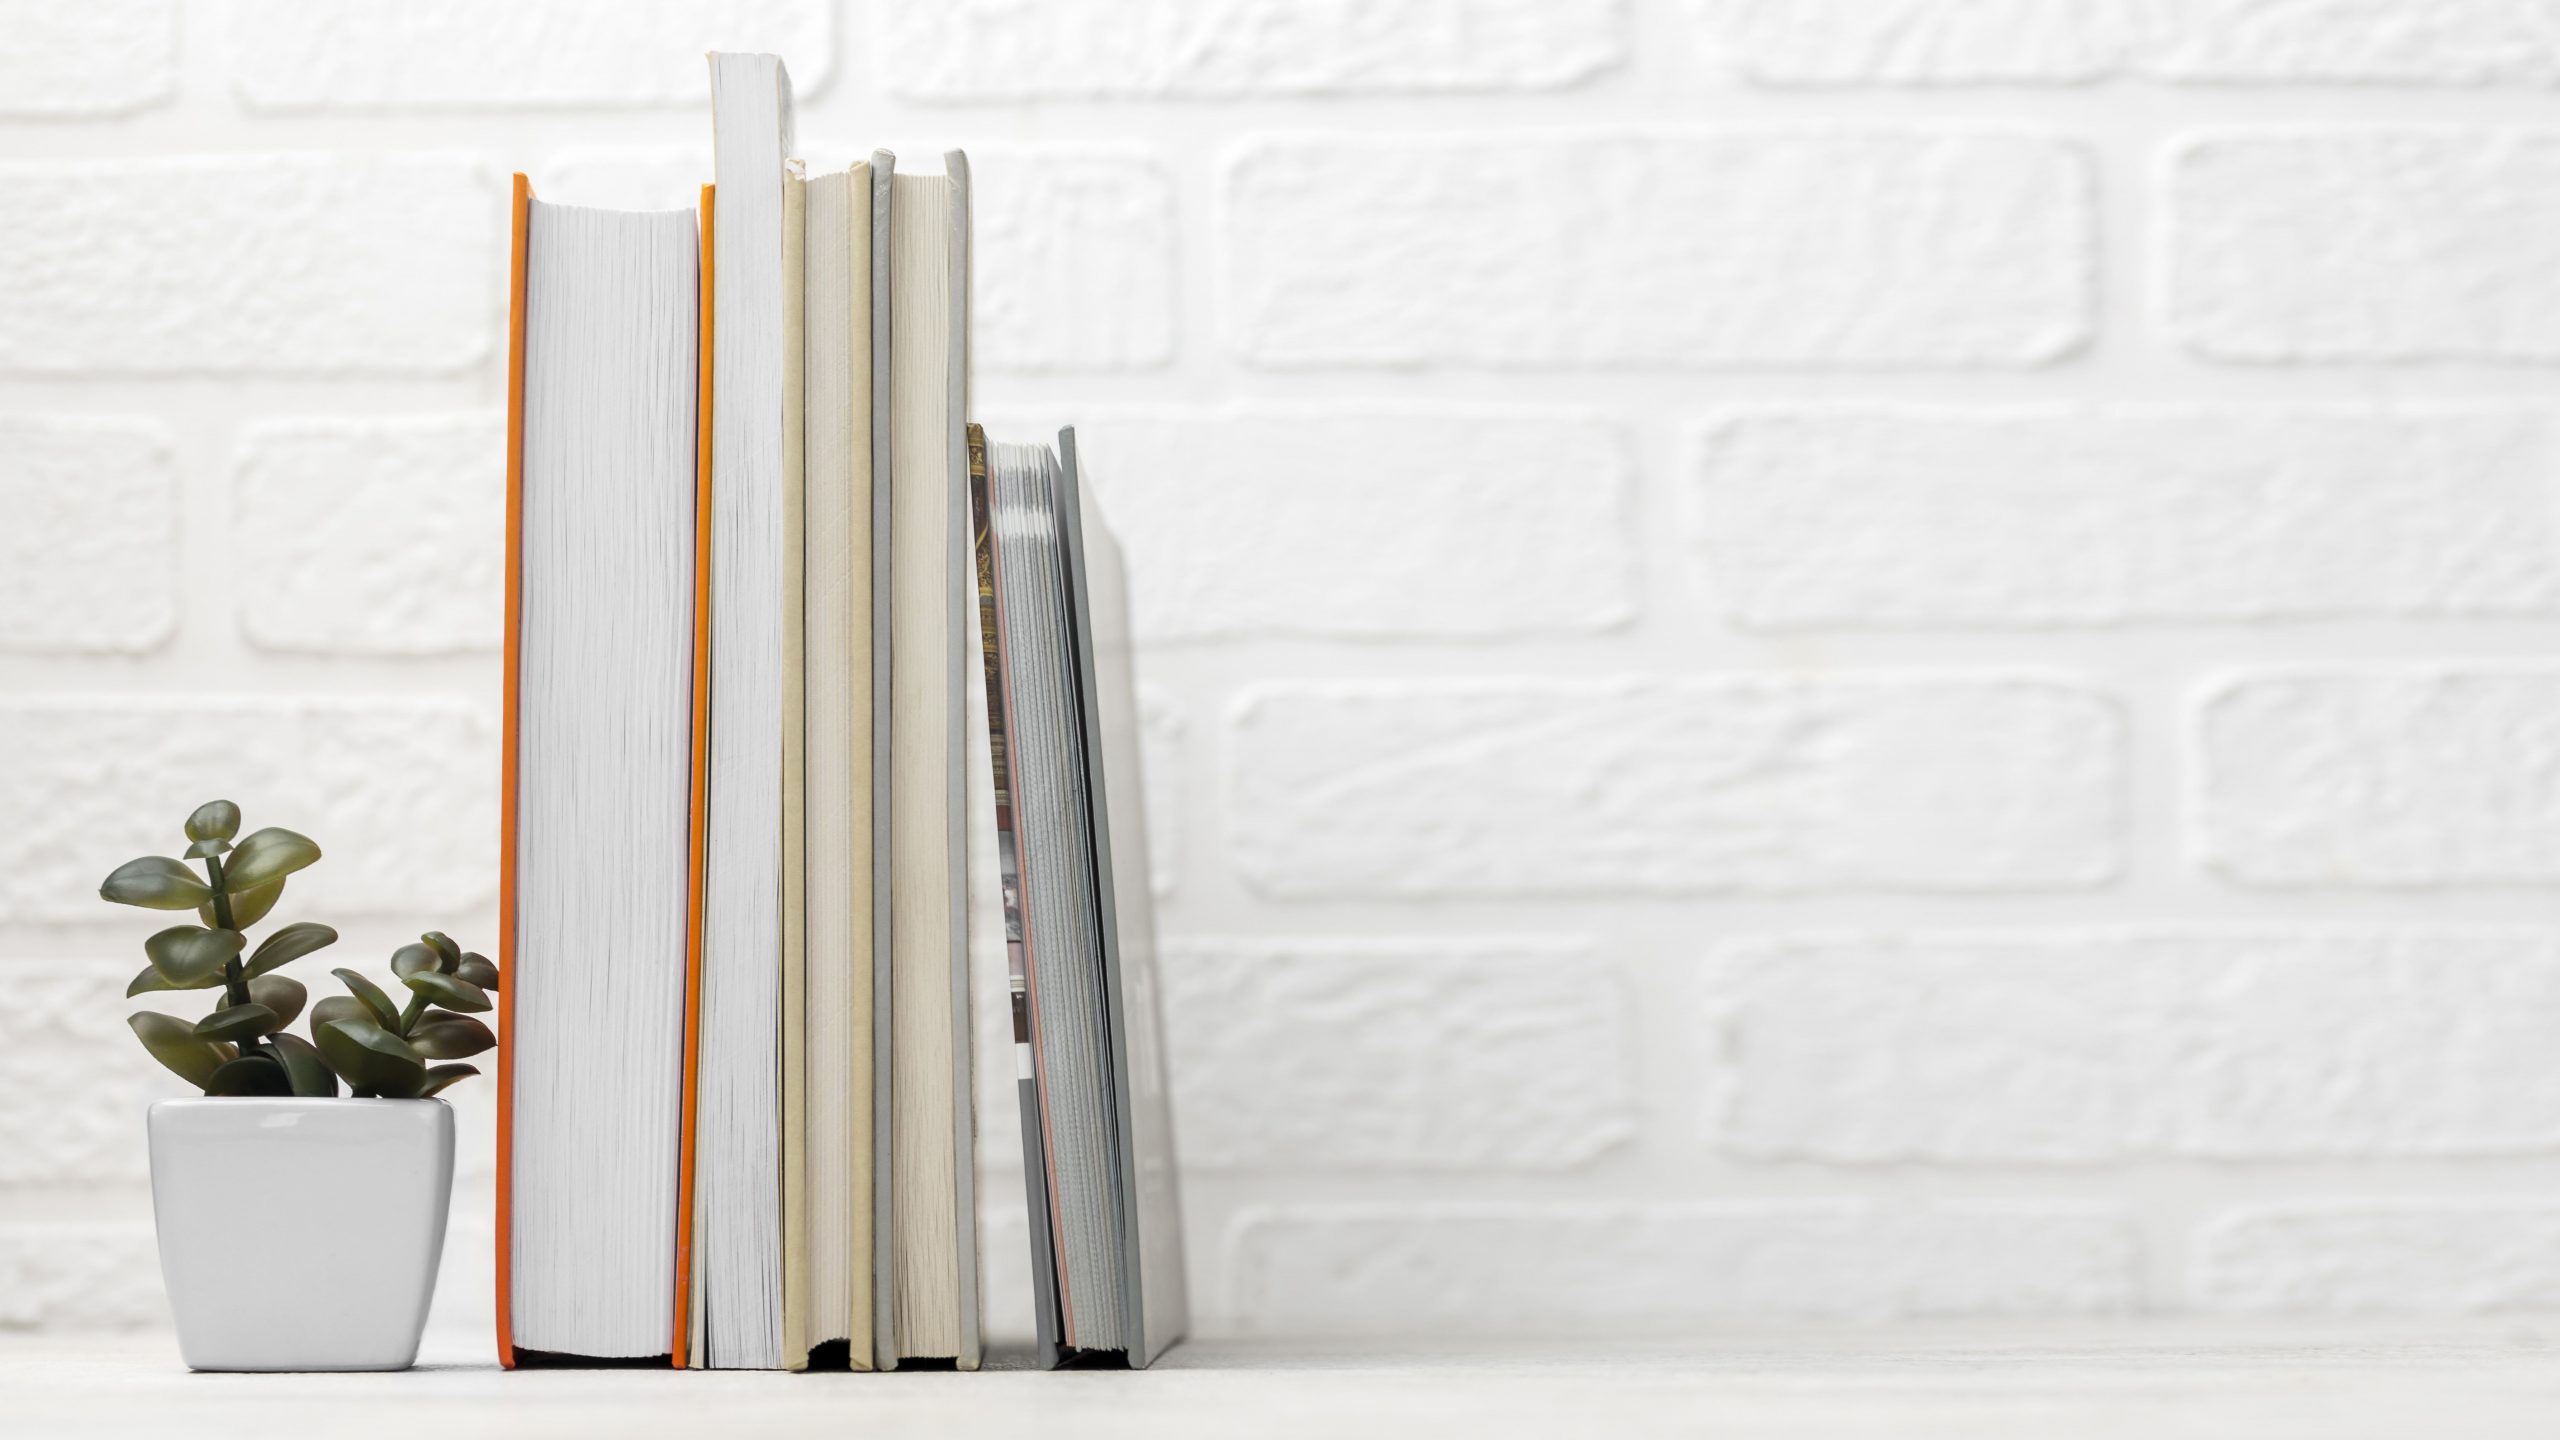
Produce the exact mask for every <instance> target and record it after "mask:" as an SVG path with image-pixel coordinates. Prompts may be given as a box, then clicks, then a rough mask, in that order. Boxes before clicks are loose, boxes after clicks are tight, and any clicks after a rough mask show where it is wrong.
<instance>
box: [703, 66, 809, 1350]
mask: <svg viewBox="0 0 2560 1440" xmlns="http://www.w3.org/2000/svg"><path fill="white" fill-rule="evenodd" d="M711 98H712V139H713V181H714V194H713V207H712V215H713V228H712V247H711V252H712V255H711V263H712V291H711V302H712V325H711V341H710V344H711V526H712V533H711V736H710V742H711V754H710V778H709V783H708V795H707V803H706V809H707V815H706V822H705V824H706V833H705V843H704V861H703V876H702V980H701V984H702V994H701V997H700V1001H699V1015H698V1018H697V1023H698V1024H699V1025H700V1027H701V1035H700V1038H699V1042H698V1052H697V1059H696V1062H695V1063H696V1066H697V1069H696V1077H695V1084H696V1099H695V1132H694V1134H695V1140H694V1208H693V1222H694V1234H693V1243H692V1261H693V1274H692V1285H691V1290H690V1305H691V1308H692V1315H691V1320H692V1323H691V1324H689V1325H688V1326H687V1335H688V1342H689V1354H688V1356H687V1361H688V1363H690V1364H694V1365H702V1366H708V1367H712V1368H744V1369H774V1368H779V1367H781V1366H782V1365H784V1364H785V1363H786V1356H785V1354H784V1347H783V1305H784V1297H783V1288H784V1281H783V1217H782V1208H783V1201H782V1149H783V1133H782V1078H781V1077H782V1068H783V1062H782V1057H783V1052H784V1043H783V1039H784V1037H783V1016H782V1004H783V848H784V847H783V824H784V803H783V765H784V727H785V704H784V701H785V693H784V692H785V686H786V675H785V665H786V658H785V653H784V646H785V638H786V629H787V617H786V614H785V604H786V598H785V597H786V585H787V580H788V575H789V572H790V571H791V570H792V569H794V568H796V567H794V566H793V564H792V563H791V559H792V557H790V556H789V555H788V553H787V545H788V544H789V543H790V535H789V524H788V515H787V510H788V502H789V498H790V496H789V491H790V488H791V483H792V477H790V476H789V475H787V474H786V466H785V463H784V459H785V456H784V410H785V403H786V396H785V384H784V374H785V360H784V351H785V346H786V343H787V340H786V335H787V332H788V329H789V326H788V322H787V320H786V307H785V303H784V293H785V283H784V263H783V260H784V256H783V166H784V161H785V157H787V156H788V155H789V153H790V151H791V143H792V142H791V91H790V80H789V78H788V76H786V75H785V74H784V72H783V69H782V62H781V61H780V60H778V59H776V58H775V57H773V56H770V55H727V54H719V55H714V56H712V57H711ZM791 603H793V604H796V603H797V597H796V596H794V597H792V598H791ZM794 1048H796V1047H794Z"/></svg>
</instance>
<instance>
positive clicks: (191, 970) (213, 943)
mask: <svg viewBox="0 0 2560 1440" xmlns="http://www.w3.org/2000/svg"><path fill="white" fill-rule="evenodd" d="M242 939H243V937H242V936H241V934H240V932H239V931H237V930H208V929H205V928H204V927H203V926H201V925H172V926H170V927H169V928H168V929H166V930H163V931H161V932H160V933H158V934H156V935H154V936H152V937H151V938H150V939H148V940H145V941H143V942H142V951H143V953H144V954H146V955H148V956H150V957H151V967H152V968H153V969H155V970H157V971H159V972H160V973H161V974H163V975H166V976H167V977H169V979H170V981H171V982H172V983H173V985H174V986H175V987H176V988H178V989H182V990H192V989H195V988H197V986H199V985H201V984H202V983H203V982H204V980H205V978H206V977H207V976H212V977H215V978H219V977H220V976H221V974H222V967H223V966H224V965H225V964H226V963H228V962H229V961H230V959H231V957H232V956H234V955H237V954H239V953H240V946H241V943H242Z"/></svg>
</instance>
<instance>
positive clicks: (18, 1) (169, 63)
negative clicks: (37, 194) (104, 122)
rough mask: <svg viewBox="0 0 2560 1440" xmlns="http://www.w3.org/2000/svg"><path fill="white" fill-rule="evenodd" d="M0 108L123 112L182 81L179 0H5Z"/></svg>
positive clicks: (14, 113) (56, 114)
mask: <svg viewBox="0 0 2560 1440" xmlns="http://www.w3.org/2000/svg"><path fill="white" fill-rule="evenodd" d="M0 35H6V36H8V37H9V39H8V43H7V44H5V45H0V116H7V117H26V118H38V119H67V118H74V117H77V118H89V117H94V116H107V115H122V114H127V113H129V112H131V111H135V110H140V109H144V108H146V107H148V106H152V105H157V104H161V103H163V102H165V101H166V100H167V99H168V98H169V94H170V92H171V90H173V89H174V88H175V87H176V84H177V55H178V7H177V0H79V3H77V4H69V5H66V4H62V3H60V0H0Z"/></svg>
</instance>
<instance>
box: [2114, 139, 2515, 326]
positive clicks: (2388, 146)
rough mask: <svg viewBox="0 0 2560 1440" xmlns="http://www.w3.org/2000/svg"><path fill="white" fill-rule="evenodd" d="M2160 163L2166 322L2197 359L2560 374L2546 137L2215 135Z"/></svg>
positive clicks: (2176, 151)
mask: <svg viewBox="0 0 2560 1440" xmlns="http://www.w3.org/2000/svg"><path fill="white" fill-rule="evenodd" d="M2168 164H2169V170H2168V180H2167V184H2168V196H2167V200H2168V205H2167V209H2168V212H2169V223H2168V229H2167V234H2166V238H2165V242H2164V243H2165V246H2166V252H2167V253H2166V262H2167V269H2166V285H2167V294H2166V308H2167V315H2168V321H2169V324H2170V326H2171V327H2172V328H2173V329H2174V330H2175V331H2176V332H2177V333H2178V335H2179V336H2180V337H2182V338H2183V339H2184V341H2185V342H2186V344H2187V346H2188V348H2190V349H2191V350H2193V351H2195V352H2196V353H2197V354H2199V355H2201V356H2204V357H2206V358H2209V359H2215V360H2233V361H2249V362H2284V361H2365V362H2376V363H2402V362H2417V361H2431V360H2433V361H2441V360H2470V361H2483V362H2493V363H2549V362H2552V361H2560V270H2555V269H2554V267H2553V266H2552V265H2551V264H2550V257H2551V255H2552V253H2553V252H2554V251H2555V250H2560V203H2555V202H2554V200H2553V199H2552V197H2553V196H2555V195H2560V131H2552V130H2535V129H2497V130H2491V129H2458V128H2452V127H2442V128H2435V129H2426V130H2416V129H2411V130H2376V129H2359V130H2300V131H2255V132H2249V131H2243V132H2224V133H2217V134H2208V135H2204V136H2200V137H2196V138H2192V139H2190V140H2189V141H2187V142H2185V143H2183V144H2180V145H2178V146H2176V147H2175V148H2174V149H2173V150H2172V152H2171V153H2170V156H2169V161H2168Z"/></svg>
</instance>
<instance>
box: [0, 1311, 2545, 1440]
mask: <svg viewBox="0 0 2560 1440" xmlns="http://www.w3.org/2000/svg"><path fill="white" fill-rule="evenodd" d="M0 1417H5V1418H0V1432H5V1433H7V1434H9V1435H12V1436H28V1437H36V1436H53V1435H74V1434H77V1435H81V1436H98V1435H151V1436H163V1435H185V1436H187V1437H189V1440H208V1437H227V1436H234V1435H237V1436H242V1437H257V1440H278V1437H286V1436H301V1435H330V1436H342V1437H350V1440H397V1437H405V1436H411V1435H416V1436H434V1437H437V1440H461V1437H480V1436H511V1435H542V1436H551V1435H560V1436H570V1435H578V1436H586V1435H592V1436H606V1437H614V1440H644V1437H657V1436H667V1437H684V1440H745V1437H749V1436H763V1435H799V1434H808V1435H826V1436H892V1435H894V1436H901V1437H904V1436H921V1435H944V1434H947V1435H955V1436H989V1437H1001V1436H1021V1437H1034V1436H1037V1437H1042V1440H1046V1437H1059V1436H1087V1435H1090V1436H1108V1437H1113V1440H1129V1437H1151V1436H1184V1437H1191V1436H1200V1437H1221V1440H1223V1437H1230V1436H1261V1435H1274V1436H1280V1435H1286V1436H1313V1437H1319V1440H1341V1437H1345V1436H1359V1435H1395V1436H1438V1435H1450V1436H1466V1437H1469V1440H1479V1437H1492V1436H1512V1435H1517V1436H1537V1437H1541V1440H1547V1437H1573V1436H1584V1435H1590V1436H1603V1435H1606V1436H1620V1435H1624V1436H1647V1435H1711V1436H1715V1437H1717V1440H1743V1437H1751V1436H1764V1435H1766V1436H1785V1437H1804V1440H1815V1437H1833V1436H1889V1437H1893V1440H1931V1437H1941V1436H1944V1437H1964V1440H1986V1437H2009V1436H2016V1437H2035V1440H2055V1437H2069V1440H2082V1437H2107V1436H2180V1437H2185V1436H2223V1435H2228V1436H2235V1437H2248V1440H2287V1437H2294V1436H2301V1437H2318V1440H2341V1437H2353V1436H2366V1435H2372V1436H2392V1437H2403V1436H2416V1435H2445V1436H2462V1437H2465V1440H2479V1437H2484V1436H2505V1435H2516V1436H2533V1437H2538V1440H2547V1437H2550V1436H2553V1435H2560V1319H2536V1320H2515V1321H2505V1322H2500V1321H2478V1320H2465V1321H2449V1322H2444V1323H2417V1322H2404V1323H2397V1324H2391V1325H2365V1324H2343V1323H2325V1324H2288V1323H2274V1322H2270V1323H2266V1324H2248V1325H2243V1324H2230V1323H2216V1324H2195V1323H2192V1322H2176V1321H2166V1320H2162V1321H2128V1322H2121V1323H2106V1324H2093V1323H2082V1322H2072V1323H2042V1324H2035V1325H2018V1326H2010V1327H2003V1328H1987V1327H1980V1326H1962V1327H1941V1326H1911V1327H1900V1328H1891V1329H1873V1330H1837V1329H1833V1330H1776V1329H1760V1330H1734V1331H1731V1332H1725V1333H1715V1334H1706V1335H1699V1336H1695V1337H1688V1338H1683V1339H1680V1340H1677V1341H1673V1340H1665V1339H1658V1338H1657V1339H1650V1340H1636V1341H1628V1342H1624V1343H1615V1344H1601V1343H1593V1342H1573V1343H1568V1344H1559V1345H1532V1344H1520V1343H1502V1344H1426V1343H1416V1342H1411V1341H1383V1340H1382V1341H1361V1342H1324V1343H1291V1342H1285V1341H1268V1340H1266V1341H1214V1342H1204V1343H1200V1344H1194V1345H1187V1346H1184V1347H1182V1348H1180V1349H1178V1350H1177V1351H1175V1352H1174V1353H1173V1354H1172V1355H1169V1356H1168V1357H1166V1360H1165V1362H1164V1363H1163V1364H1161V1365H1160V1366H1159V1367H1158V1368H1156V1369H1154V1370H1151V1371H1147V1372H1144V1373H1136V1374H1132V1373H1128V1372H1096V1371H1085V1372H1069V1373H1062V1374H1039V1373H1032V1372H1027V1371H1022V1370H1016V1369H991V1370H989V1371H986V1372H981V1373H979V1374H975V1375H955V1374H911V1375H822V1376H821V1375H803V1376H794V1375H764V1374H737V1373H714V1374H703V1373H692V1374H675V1373H669V1372H660V1371H631V1370H609V1371H593V1370H589V1371H561V1370H549V1371H531V1372H519V1373H513V1374H509V1373H505V1372H501V1371H500V1370H498V1369H497V1368H496V1367H495V1366H494V1365H492V1364H490V1363H489V1361H488V1359H487V1350H486V1346H485V1344H484V1345H482V1346H480V1347H478V1348H476V1349H465V1348H460V1347H454V1348H450V1349H446V1350H444V1351H442V1352H441V1353H439V1351H438V1350H437V1349H435V1348H433V1347H431V1349H430V1351H429V1353H428V1354H427V1355H425V1356H423V1357H422V1363H421V1365H420V1366H419V1368H417V1369H415V1370H411V1371H407V1372H404V1373H400V1374H389V1375H196V1374H190V1373H188V1372H187V1371H186V1370H185V1369H184V1368H183V1367H182V1366H181V1365H180V1364H179V1363H178V1359H177V1351H176V1348H175V1345H174V1343H173V1341H172V1340H171V1338H170V1337H169V1336H167V1335H165V1334H157V1333H143V1334H123V1335H110V1336H78V1335H30V1334H19V1335H5V1334H0Z"/></svg>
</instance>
